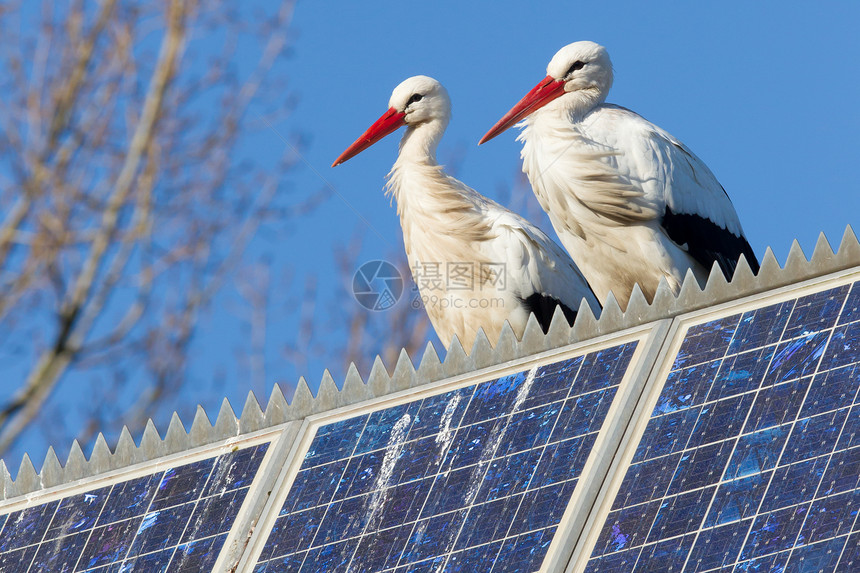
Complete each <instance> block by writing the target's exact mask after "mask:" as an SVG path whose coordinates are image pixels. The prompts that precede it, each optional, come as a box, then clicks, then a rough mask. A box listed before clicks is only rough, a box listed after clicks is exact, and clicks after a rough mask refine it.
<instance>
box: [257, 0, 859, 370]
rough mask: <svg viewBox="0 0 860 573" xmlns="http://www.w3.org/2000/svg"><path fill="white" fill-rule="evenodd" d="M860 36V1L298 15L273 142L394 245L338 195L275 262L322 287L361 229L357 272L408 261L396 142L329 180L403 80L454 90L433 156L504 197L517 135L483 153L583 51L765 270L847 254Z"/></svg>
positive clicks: (854, 204)
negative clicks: (605, 66)
mask: <svg viewBox="0 0 860 573" xmlns="http://www.w3.org/2000/svg"><path fill="white" fill-rule="evenodd" d="M795 4H797V5H795ZM857 22H860V4H858V3H856V2H819V3H814V4H813V3H803V5H802V6H801V5H800V3H791V5H790V4H787V3H784V2H755V3H749V2H713V3H700V2H696V3H679V2H671V3H670V2H661V3H657V2H648V3H642V2H622V3H617V2H616V3H610V4H606V3H599V2H536V3H525V2H512V1H507V0H504V1H495V2H453V1H442V2H410V1H397V2H391V1H383V2H373V3H370V4H368V3H354V2H299V4H298V7H297V9H296V13H295V18H294V30H295V32H296V36H295V38H296V39H295V43H294V45H293V53H294V56H293V58H292V59H291V60H290V61H289V63H288V66H289V77H290V79H291V87H292V89H293V90H294V95H295V96H296V97H297V101H298V103H297V106H296V108H295V112H294V114H293V115H292V117H291V118H290V119H289V120H288V121H285V122H283V123H282V124H280V125H278V129H279V130H282V131H284V132H287V131H290V130H300V131H303V132H305V133H307V134H308V135H309V136H310V139H309V145H308V148H307V149H306V151H305V153H304V155H305V158H306V159H307V161H308V162H309V163H310V164H312V165H313V166H314V167H315V169H317V170H318V171H319V172H320V173H321V174H322V175H323V176H324V177H325V178H326V179H327V181H329V182H330V183H331V184H332V185H333V186H334V187H335V188H336V189H337V191H338V193H339V194H340V195H342V196H343V198H344V199H345V200H346V201H348V202H349V203H350V204H351V205H352V206H353V207H354V208H355V209H357V210H358V211H360V213H361V214H362V215H363V216H364V217H365V218H366V219H367V221H369V223H370V224H371V225H372V226H373V227H374V229H376V230H377V231H378V232H379V233H380V234H381V235H382V236H383V237H384V238H385V241H383V240H380V239H379V238H378V237H377V236H376V235H375V234H374V233H373V232H372V231H370V230H367V229H365V226H364V225H363V224H362V223H361V222H360V221H359V219H358V218H357V217H356V216H355V215H354V213H353V212H352V211H351V210H350V208H349V207H348V206H347V205H346V204H345V203H344V201H342V200H341V199H339V198H338V197H336V196H335V197H333V198H332V199H331V200H329V201H328V202H327V203H326V204H324V205H323V206H322V207H321V208H320V209H319V210H318V211H317V212H316V213H315V214H313V215H312V216H310V217H308V218H307V219H306V220H305V221H304V222H303V224H302V225H301V226H300V228H299V229H297V230H296V233H297V234H298V233H301V234H303V235H304V236H305V237H306V238H307V239H308V241H307V242H306V243H304V244H303V248H302V249H301V252H297V251H295V250H291V251H288V252H285V253H282V254H281V255H279V256H281V257H283V260H284V263H285V264H287V263H289V264H292V265H294V266H296V267H297V269H299V272H300V269H302V268H308V269H311V268H313V269H318V270H319V272H320V276H321V281H320V288H321V289H324V288H325V282H326V281H325V279H326V277H331V278H332V280H333V279H334V262H333V258H332V256H331V245H332V241H333V240H334V241H338V240H339V241H346V240H348V237H349V236H350V234H351V233H352V232H354V231H355V230H356V229H365V230H366V231H367V232H366V233H365V237H364V241H365V242H364V247H363V250H362V255H363V257H364V259H372V258H380V257H383V256H385V255H386V253H387V252H389V251H390V250H391V249H392V248H399V247H398V245H399V244H400V237H399V233H400V231H399V228H398V221H397V217H396V215H395V212H394V209H393V208H390V207H389V205H388V200H387V199H386V198H385V197H383V194H382V185H383V177H384V176H385V174H386V173H387V172H388V169H389V168H390V166H391V164H392V162H393V161H394V159H395V154H396V150H397V141H398V138H399V136H398V135H392V136H389V137H388V138H387V139H386V140H384V141H382V142H380V143H378V144H376V145H375V146H374V147H372V148H371V149H369V150H367V151H365V152H363V153H362V154H360V155H359V156H357V157H355V158H354V159H351V160H350V161H349V162H347V163H345V164H344V165H342V166H339V167H337V168H335V169H331V168H329V167H328V166H329V165H330V164H331V162H332V160H333V159H334V158H335V157H337V156H338V155H339V154H340V152H341V151H343V149H345V147H346V146H347V145H348V144H350V143H351V142H352V141H353V140H354V139H355V138H356V137H357V136H358V135H359V134H361V133H362V132H363V131H364V129H365V128H367V127H368V126H369V125H370V123H371V122H372V121H374V120H375V119H376V118H377V117H378V116H379V115H380V114H381V113H382V112H383V111H384V110H385V109H386V107H387V102H388V97H389V95H390V93H391V90H392V89H393V88H394V86H395V85H397V84H398V83H399V82H400V81H402V80H403V79H405V78H406V77H408V76H411V75H415V74H426V75H431V76H434V77H436V78H437V79H439V80H440V81H441V82H442V83H443V84H444V85H445V86H446V87H447V88H448V90H449V92H450V94H451V97H452V100H453V106H454V117H453V120H452V122H451V125H450V127H449V129H448V133H447V135H446V137H445V139H444V140H443V142H442V145H441V146H440V150H439V155H440V159H441V160H443V162H444V160H445V158H446V157H451V156H458V157H459V158H460V160H461V163H459V166H458V167H459V170H458V177H459V178H461V179H462V180H463V181H465V182H466V183H467V184H469V185H471V186H472V187H474V188H475V189H477V190H479V191H481V192H483V193H485V194H487V195H489V196H491V197H494V198H498V197H497V193H498V190H499V189H500V188H501V187H504V186H509V185H510V184H511V183H512V182H513V180H514V178H515V176H516V175H517V173H518V172H519V168H520V162H519V150H520V146H519V144H518V143H516V142H515V140H514V138H515V131H514V130H511V131H509V132H507V133H505V134H503V135H502V136H500V137H498V138H496V139H495V140H493V141H491V142H490V143H488V144H486V145H483V146H481V147H478V146H477V141H478V139H479V138H480V137H481V136H482V135H483V134H484V133H485V132H486V131H487V129H489V127H490V126H491V125H492V124H493V123H495V121H496V120H497V119H498V118H499V117H500V116H501V115H502V114H503V113H504V112H506V111H507V110H508V109H509V108H510V107H511V106H512V105H513V104H514V103H515V102H516V101H517V100H518V99H519V98H520V97H521V96H522V95H524V94H525V93H526V91H528V90H529V89H530V88H531V87H532V86H533V85H534V84H535V83H536V82H537V81H539V80H540V79H541V78H543V77H544V75H545V68H546V64H547V62H548V61H549V59H550V57H551V56H552V55H553V54H554V53H555V52H556V50H558V49H559V48H560V47H562V46H563V45H565V44H567V43H569V42H572V41H576V40H583V39H589V40H594V41H597V42H599V43H601V44H603V45H605V46H606V47H607V48H608V49H609V52H610V55H611V57H612V60H613V64H614V68H615V84H614V87H613V89H612V92H611V94H610V97H609V101H610V102H613V103H617V104H620V105H623V106H625V107H628V108H630V109H632V110H634V111H636V112H638V113H640V114H641V115H643V116H645V117H646V118H648V119H650V120H651V121H653V122H655V123H656V124H658V125H660V126H661V127H663V128H665V129H666V130H668V131H669V132H670V133H672V134H674V135H675V136H676V137H678V138H680V139H681V140H682V141H684V142H685V143H686V144H687V145H688V146H690V147H691V148H692V149H693V150H694V151H695V152H696V153H697V154H698V155H699V156H700V157H701V158H702V159H703V160H704V161H705V162H706V163H707V164H708V165H709V166H710V167H711V169H712V170H713V171H714V172H715V173H716V175H717V177H718V179H719V180H720V181H721V183H722V184H723V186H724V187H725V188H726V189H727V191H728V193H729V195H730V196H731V198H732V200H733V202H734V204H735V206H736V208H737V210H738V212H739V214H740V218H741V221H742V223H743V225H744V228H745V230H746V233H747V236H748V237H749V239H750V242H751V243H752V245H753V248H754V249H755V251H756V253H757V254H758V255H759V257H761V256H762V255H763V254H764V252H765V249H766V248H767V247H768V246H771V247H772V248H773V250H774V252H775V253H776V255H777V257H778V258H779V259H780V260H783V259H784V257H785V256H786V254H787V252H788V249H789V247H790V245H791V241H792V240H793V239H795V238H797V239H798V241H799V242H800V244H801V246H802V247H804V249H805V250H807V252H808V253H811V249H812V247H813V245H814V244H815V241H816V239H817V237H818V234H819V232H821V231H824V232H825V233H826V235H827V236H828V237H829V238H831V241H832V242H835V243H838V241H839V239H840V238H841V236H842V233H843V231H844V229H845V226H846V225H848V224H851V225H852V226H853V227H854V229H856V230H858V232H860V184H858V182H857V181H856V180H855V177H854V176H853V175H852V173H854V172H855V169H856V166H857V165H858V163H860V144H858V137H860V113H858V111H857V109H858V107H857V102H858V101H860V74H858V73H857V66H858V61H860V40H858V34H857V32H856V23H857ZM266 144H270V145H277V144H278V141H277V140H276V139H275V138H274V137H273V138H272V139H271V141H269V142H268V143H261V145H266ZM295 183H296V189H297V190H298V191H299V192H301V190H302V189H303V188H306V189H308V190H310V189H316V188H318V186H319V185H320V184H321V182H320V181H319V179H318V177H317V176H316V174H314V173H313V172H312V171H311V170H310V169H307V168H304V169H302V170H300V171H299V172H298V173H297V174H296V178H295ZM502 199H504V198H502ZM547 231H549V232H551V230H550V229H547ZM332 362H336V357H333V358H332ZM321 367H322V365H317V368H321ZM319 373H320V370H311V371H310V372H308V373H307V374H309V379H310V380H316V379H318V375H319Z"/></svg>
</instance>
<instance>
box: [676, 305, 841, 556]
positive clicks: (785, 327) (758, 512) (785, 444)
mask: <svg viewBox="0 0 860 573" xmlns="http://www.w3.org/2000/svg"><path fill="white" fill-rule="evenodd" d="M798 300H800V299H796V300H795V303H794V306H793V307H792V311H791V313H789V316H788V319H787V320H786V321H785V326H784V327H783V330H782V335H781V336H780V340H781V339H782V336H784V335H785V331H786V329H787V328H788V325H789V324H790V322H791V317H792V315H793V314H794V311H795V309H797V301H798ZM847 300H848V293H847V292H846V293H845V299H844V300H843V301H842V305H841V306H840V308H839V312H838V313H836V319H835V320H834V321H833V326H832V327H830V334H828V337H827V344H825V345H824V350H823V351H822V352H821V355H820V356H819V357H818V359H817V361H816V365H815V371H816V373H817V371H818V366H819V365H820V364H821V361H822V359H823V358H824V356H825V354H826V352H827V347H829V346H830V341H831V340H832V339H833V332H834V331H835V329H836V323H837V322H838V317H839V316H840V315H841V314H842V311H843V310H844V308H845V303H846V302H847ZM821 331H823V329H822V330H821ZM775 356H776V353H775V352H774V356H772V357H771V364H772V363H773V358H774V357H775ZM767 371H768V372H769V371H770V365H768V370H767ZM814 376H815V375H814V374H813V380H814ZM811 388H812V383H811V381H810V384H809V385H808V386H807V387H806V392H805V393H804V396H803V400H801V403H800V407H799V408H798V409H797V413H796V414H795V416H794V419H793V420H792V421H791V428H790V429H789V431H788V433H787V434H786V439H785V442H784V443H783V445H782V448H781V449H780V452H779V456H778V457H777V461H776V463H775V464H774V471H772V472H771V474H770V476H769V477H768V482H767V487H766V488H765V489H764V492H765V493H764V494H763V495H762V496H761V499H760V500H759V504H758V507H757V508H756V511H755V513H754V514H753V516H752V520H751V521H750V526H749V528H748V529H747V533H746V536H745V537H744V542H743V543H742V544H741V545H740V549H739V551H740V553H739V554H738V557H737V558H736V560H735V562H736V563H740V562H741V561H740V557H741V556H742V555H743V550H744V548H745V547H746V546H747V543H748V542H749V536H750V533H751V532H752V528H753V525H754V524H755V521H756V519H757V518H758V517H759V515H762V514H761V513H760V512H761V508H762V505H764V501H765V499H767V497H766V496H767V491H768V490H770V487H771V484H772V483H773V478H774V476H776V469H777V468H778V467H779V461H780V460H781V459H782V457H783V456H784V455H785V449H786V448H787V447H788V443H789V438H790V437H791V435H792V434H793V432H794V428H795V426H796V425H797V420H798V418H799V416H800V415H801V413H802V412H803V404H804V403H805V402H806V398H807V397H808V396H809V391H810V389H811ZM750 413H752V408H750V409H749V412H748V416H747V419H749V414H750ZM846 420H847V417H846ZM744 425H746V421H745V422H744ZM835 446H836V444H834V447H835ZM831 455H832V453H831ZM730 459H731V458H730ZM828 465H829V460H828ZM825 471H826V467H825ZM823 479H824V474H822V477H821V479H820V480H819V486H820V484H821V481H823ZM816 491H818V489H817V488H816ZM714 494H716V490H714ZM813 497H814V496H813ZM809 504H810V507H811V505H812V501H809ZM798 505H803V504H798ZM808 515H809V514H808V513H807V515H806V516H805V517H804V523H805V521H806V517H808ZM802 530H803V524H801V526H800V528H798V530H797V533H796V534H795V539H794V541H793V542H792V546H793V545H794V543H796V541H797V536H798V535H800V532H801V531H802ZM698 536H699V534H698V533H697V534H696V537H697V538H698ZM694 544H695V541H694ZM691 553H692V551H691V552H690V554H691ZM777 553H778V552H777ZM690 554H688V556H687V558H688V559H689V555H690ZM753 559H754V558H753ZM750 560H752V559H750Z"/></svg>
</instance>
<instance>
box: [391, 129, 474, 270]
mask: <svg viewBox="0 0 860 573" xmlns="http://www.w3.org/2000/svg"><path fill="white" fill-rule="evenodd" d="M447 125H448V119H447V118H444V119H434V120H431V121H428V122H424V123H422V124H420V125H417V126H414V127H410V128H409V129H407V130H406V133H405V134H404V135H403V139H402V140H401V141H400V154H399V156H398V157H397V161H396V162H395V163H394V167H392V168H391V171H390V172H389V174H388V182H387V184H386V189H387V192H388V193H390V194H391V195H393V197H394V200H395V201H396V202H397V214H398V215H399V216H400V225H401V227H402V229H403V240H404V243H405V245H406V251H407V254H414V253H416V252H417V251H423V252H421V253H418V254H416V256H417V257H418V258H420V259H422V260H434V261H439V262H441V261H442V259H446V258H451V257H459V259H457V260H463V261H468V260H474V257H475V254H474V253H470V252H464V249H465V251H470V250H471V249H472V248H473V247H474V245H475V244H477V243H480V242H482V241H483V240H485V239H486V238H489V230H490V226H489V224H488V223H487V222H486V221H485V220H484V217H483V215H482V212H481V205H483V204H485V203H486V199H485V198H484V197H482V196H481V195H479V194H478V193H477V192H476V191H474V190H472V189H470V188H468V187H466V186H465V185H463V184H461V183H460V182H459V181H457V180H456V179H453V178H452V177H449V176H448V175H446V174H445V172H444V171H443V169H442V166H440V165H439V164H438V163H437V162H436V147H437V146H438V145H439V140H440V139H442V135H443V134H444V132H445V128H446V127H447ZM469 257H472V258H469Z"/></svg>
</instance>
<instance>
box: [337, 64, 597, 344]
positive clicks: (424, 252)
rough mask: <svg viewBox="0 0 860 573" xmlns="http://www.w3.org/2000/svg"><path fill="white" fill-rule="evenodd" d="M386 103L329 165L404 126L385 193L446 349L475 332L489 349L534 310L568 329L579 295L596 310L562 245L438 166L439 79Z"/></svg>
mask: <svg viewBox="0 0 860 573" xmlns="http://www.w3.org/2000/svg"><path fill="white" fill-rule="evenodd" d="M388 106H389V109H388V111H386V112H385V113H384V114H383V115H382V117H380V118H379V119H378V120H377V121H376V122H375V123H374V124H373V125H371V126H370V128H369V129H368V130H367V131H365V132H364V134H362V136H361V137H359V138H358V139H357V140H356V141H355V143H353V144H352V145H351V146H349V148H348V149H347V150H346V151H344V152H343V154H342V155H341V156H340V157H338V158H337V159H336V160H335V162H334V163H333V164H332V167H334V166H336V165H339V164H341V163H343V162H344V161H346V160H348V159H349V158H351V157H353V156H355V155H357V154H358V153H360V152H362V151H363V150H365V149H367V148H368V147H370V146H371V145H373V144H374V143H376V142H377V141H379V140H380V139H382V138H383V137H385V136H386V135H388V134H390V133H392V132H394V131H395V130H397V129H398V128H399V127H402V126H406V132H405V133H404V134H403V139H401V141H400V153H399V155H398V157H397V161H396V162H395V163H394V167H393V168H392V169H391V171H390V172H389V174H388V181H387V183H386V192H387V193H388V194H391V195H393V197H394V200H395V201H396V202H397V214H398V215H399V216H400V225H401V227H402V229H403V241H404V244H405V246H406V256H407V257H408V259H409V265H410V268H411V269H412V274H413V278H414V280H415V284H416V285H417V286H418V289H419V293H420V296H421V299H422V301H423V302H424V308H425V309H426V311H427V314H428V316H429V317H430V322H431V323H432V324H433V328H434V329H435V330H436V334H437V335H438V336H439V339H440V340H441V341H442V343H443V344H444V345H445V346H446V347H448V346H449V345H450V344H451V341H452V338H453V337H454V336H455V335H456V336H457V338H458V339H459V340H460V341H461V343H463V344H464V345H471V344H472V342H473V341H474V339H475V336H476V334H477V332H478V329H481V328H483V330H484V332H485V334H486V335H487V337H488V338H489V340H490V341H492V342H493V343H495V342H496V341H497V340H498V338H499V335H500V334H501V331H502V327H503V325H504V322H505V320H507V321H508V322H510V325H511V327H512V328H513V330H514V332H515V333H516V334H517V335H518V336H520V335H521V334H522V332H523V330H524V329H525V326H526V322H527V321H528V317H529V314H531V313H534V315H535V317H536V318H537V320H538V322H539V323H540V325H541V327H542V328H543V330H544V332H546V331H547V330H548V328H549V325H550V321H551V319H552V316H553V313H554V311H555V309H556V307H561V310H562V311H563V312H564V314H565V317H566V318H567V319H568V321H569V322H571V323H572V322H573V319H574V317H575V315H576V311H577V309H579V305H580V302H581V301H582V299H585V300H586V301H587V303H588V304H589V305H590V306H591V308H592V311H593V312H594V313H595V314H597V312H599V309H600V306H599V304H598V302H597V299H596V298H595V296H594V293H592V291H591V289H590V288H589V286H588V283H587V282H586V281H585V279H584V278H583V277H582V274H581V273H580V272H579V270H578V269H577V268H576V265H574V263H573V261H572V260H571V259H570V257H569V256H568V255H567V253H565V252H564V249H562V248H561V247H560V246H559V245H557V244H556V243H554V242H553V241H552V240H551V239H550V238H549V237H547V236H546V235H545V234H544V233H543V232H542V231H541V230H540V229H538V228H537V227H535V226H534V225H532V224H531V223H529V222H528V221H526V220H525V219H523V218H522V217H520V216H519V215H517V214H515V213H512V212H511V211H509V210H507V209H505V208H504V207H502V206H501V205H498V204H497V203H495V202H493V201H491V200H489V199H487V198H486V197H484V196H483V195H481V194H480V193H478V192H477V191H475V190H473V189H471V188H469V187H467V186H466V185H464V184H463V183H461V182H460V181H458V180H456V179H454V178H453V177H450V176H449V175H447V174H446V173H445V172H444V171H443V169H442V166H440V165H439V164H438V163H437V162H436V147H437V146H438V144H439V140H440V139H441V138H442V135H443V134H444V133H445V128H446V127H447V126H448V121H449V119H450V117H451V101H450V99H449V98H448V92H447V91H446V90H445V88H444V87H442V85H441V84H440V83H439V82H437V81H436V80H434V79H433V78H429V77H427V76H415V77H412V78H409V79H407V80H406V81H404V82H403V83H401V84H400V85H399V86H397V87H396V88H395V89H394V92H393V93H392V94H391V99H390V100H389V103H388ZM467 348H468V346H467Z"/></svg>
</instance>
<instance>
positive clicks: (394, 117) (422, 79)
mask: <svg viewBox="0 0 860 573" xmlns="http://www.w3.org/2000/svg"><path fill="white" fill-rule="evenodd" d="M450 117H451V99H450V98H449V97H448V91H447V90H446V89H445V88H444V87H443V86H442V84H440V83H439V82H438V81H436V80H434V79H433V78H430V77H427V76H413V77H411V78H409V79H407V80H404V81H403V82H401V83H400V85H398V86H397V87H396V88H394V91H393V92H392V93H391V99H389V100H388V111H386V112H385V113H384V114H382V117H380V118H379V119H377V120H376V121H375V122H374V124H373V125H371V126H370V127H369V128H368V129H367V131H365V132H364V133H363V134H362V135H361V137H359V138H358V139H356V140H355V142H354V143H353V144H352V145H350V146H349V147H348V148H347V150H346V151H344V152H343V153H342V154H341V155H340V157H338V158H337V159H335V161H334V163H332V165H331V166H332V167H335V166H336V165H340V164H341V163H343V162H344V161H346V160H348V159H350V158H352V157H355V156H356V155H358V154H359V153H361V152H362V151H364V150H365V149H367V148H368V147H370V146H371V145H373V144H374V143H376V142H377V141H379V140H380V139H382V138H383V137H385V136H386V135H388V134H390V133H392V132H394V131H396V130H397V129H398V128H399V127H401V126H403V125H406V126H409V127H418V126H420V125H421V124H424V123H428V122H432V121H437V122H439V123H441V124H442V125H441V127H442V129H444V127H445V126H447V125H448V120H449V119H450Z"/></svg>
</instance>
